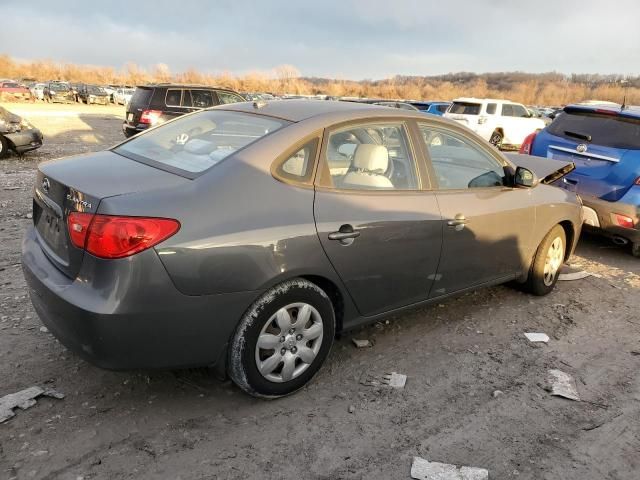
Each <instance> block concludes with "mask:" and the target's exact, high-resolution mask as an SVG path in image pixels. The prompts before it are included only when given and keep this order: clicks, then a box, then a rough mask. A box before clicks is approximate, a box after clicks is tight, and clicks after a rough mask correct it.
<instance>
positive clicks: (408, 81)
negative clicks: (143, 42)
mask: <svg viewBox="0 0 640 480" xmlns="http://www.w3.org/2000/svg"><path fill="white" fill-rule="evenodd" d="M0 78H11V79H15V80H25V81H26V80H38V81H44V80H51V79H55V80H67V81H71V82H84V83H95V84H99V85H112V84H117V85H142V84H146V83H153V82H184V83H197V84H204V85H217V86H221V87H226V88H231V89H233V90H236V91H241V92H271V93H275V94H284V93H291V94H306V95H316V94H325V95H332V96H353V97H370V98H390V99H391V98H392V99H402V98H404V99H414V100H420V99H422V100H451V99H453V98H456V97H498V98H507V99H510V100H513V101H516V102H521V103H525V104H527V105H564V104H567V103H571V102H577V101H582V100H593V99H597V100H608V101H613V102H618V103H620V102H622V100H623V98H624V97H625V95H626V99H627V104H636V105H638V104H640V77H626V76H622V75H598V74H572V75H563V74H560V73H556V72H551V73H540V74H532V73H523V72H504V73H482V74H476V73H467V72H462V73H449V74H446V75H437V76H429V77H421V76H400V75H397V76H395V77H393V78H388V79H384V80H361V81H353V80H341V79H326V78H305V77H302V76H301V74H300V72H299V70H298V69H296V68H295V67H293V66H291V65H281V66H278V67H276V68H275V69H273V70H272V71H269V72H250V73H247V74H244V75H232V74H230V73H222V74H216V75H214V74H208V73H202V72H199V71H198V70H196V69H188V70H186V71H184V72H179V73H174V72H171V70H170V69H169V67H168V66H167V65H165V64H157V65H155V66H154V67H152V68H151V69H144V68H142V67H139V66H138V65H136V64H135V63H131V62H130V63H127V64H126V65H125V66H124V68H122V69H115V68H113V67H104V66H94V65H76V64H71V63H59V62H54V61H52V60H36V61H32V62H18V61H16V60H14V59H12V58H11V57H10V56H8V55H0Z"/></svg>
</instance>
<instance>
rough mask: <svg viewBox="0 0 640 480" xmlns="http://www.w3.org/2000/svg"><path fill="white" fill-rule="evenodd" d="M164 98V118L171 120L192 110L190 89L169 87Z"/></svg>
mask: <svg viewBox="0 0 640 480" xmlns="http://www.w3.org/2000/svg"><path fill="white" fill-rule="evenodd" d="M164 98H165V100H164V103H165V109H164V111H163V112H162V117H163V119H164V120H170V119H172V118H175V117H179V116H180V115H184V114H185V113H189V112H190V111H191V95H190V93H189V90H183V89H181V88H168V89H167V91H166V93H165V97H164Z"/></svg>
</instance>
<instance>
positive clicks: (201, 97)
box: [191, 90, 215, 108]
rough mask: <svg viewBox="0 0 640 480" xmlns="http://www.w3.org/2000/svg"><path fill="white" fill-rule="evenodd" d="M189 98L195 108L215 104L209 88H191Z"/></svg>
mask: <svg viewBox="0 0 640 480" xmlns="http://www.w3.org/2000/svg"><path fill="white" fill-rule="evenodd" d="M191 98H192V99H193V106H194V107H196V108H209V107H213V106H214V105H215V104H214V103H213V95H212V93H211V91H209V90H191Z"/></svg>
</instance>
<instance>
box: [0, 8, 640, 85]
mask: <svg viewBox="0 0 640 480" xmlns="http://www.w3.org/2000/svg"><path fill="white" fill-rule="evenodd" d="M0 12H1V17H0V18H1V21H2V26H1V27H0V53H4V54H8V55H10V56H12V57H14V58H16V59H18V60H36V59H51V60H55V61H60V62H72V63H79V64H92V65H107V66H113V67H116V68H121V67H122V66H124V65H125V64H126V63H127V62H129V61H131V62H135V63H137V64H138V65H141V66H144V67H146V68H150V67H152V66H153V65H155V64H158V63H164V64H167V65H168V66H169V68H170V69H171V71H172V72H174V73H175V72H180V71H184V70H186V69H188V68H195V69H197V70H200V71H203V72H208V73H221V72H223V71H227V72H231V73H233V74H244V73H247V72H250V71H267V72H268V71H271V70H272V69H273V68H274V67H276V66H277V65H282V64H289V65H293V66H295V67H296V68H297V69H298V70H299V71H300V72H301V74H302V75H303V76H309V77H311V76H318V77H330V78H342V79H353V80H361V79H380V78H387V77H391V76H394V75H396V74H399V75H437V74H443V73H449V72H461V71H465V72H478V73H481V72H498V71H524V72H549V71H556V72H561V73H601V74H609V73H617V74H625V75H638V74H640V28H639V27H638V25H639V24H638V19H639V18H640V0H609V1H604V0H581V1H579V0H535V1H531V0H527V1H524V0H512V1H506V0H440V1H432V0H386V1H383V0H320V1H314V2H307V1H305V0H299V1H282V0H270V1H253V2H249V1H245V0H232V1H228V0H219V1H205V0H200V1H198V0H180V1H175V0H173V1H164V0H157V1H143V0H138V1H131V0H124V1H123V0H109V1H107V2H92V1H87V0H64V1H63V2H51V1H50V0H48V1H39V0H30V1H28V2H16V1H14V0H0Z"/></svg>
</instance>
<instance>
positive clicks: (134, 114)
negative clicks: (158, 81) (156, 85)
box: [125, 87, 153, 126]
mask: <svg viewBox="0 0 640 480" xmlns="http://www.w3.org/2000/svg"><path fill="white" fill-rule="evenodd" d="M152 96H153V89H152V88H150V87H137V88H136V91H135V92H134V93H133V95H132V96H131V100H130V101H129V103H128V104H127V105H126V108H127V110H126V113H125V115H126V116H125V121H126V122H127V123H128V124H129V125H133V126H135V125H137V124H138V123H140V117H141V116H142V112H143V111H144V110H146V109H148V108H149V104H150V103H151V97H152Z"/></svg>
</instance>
